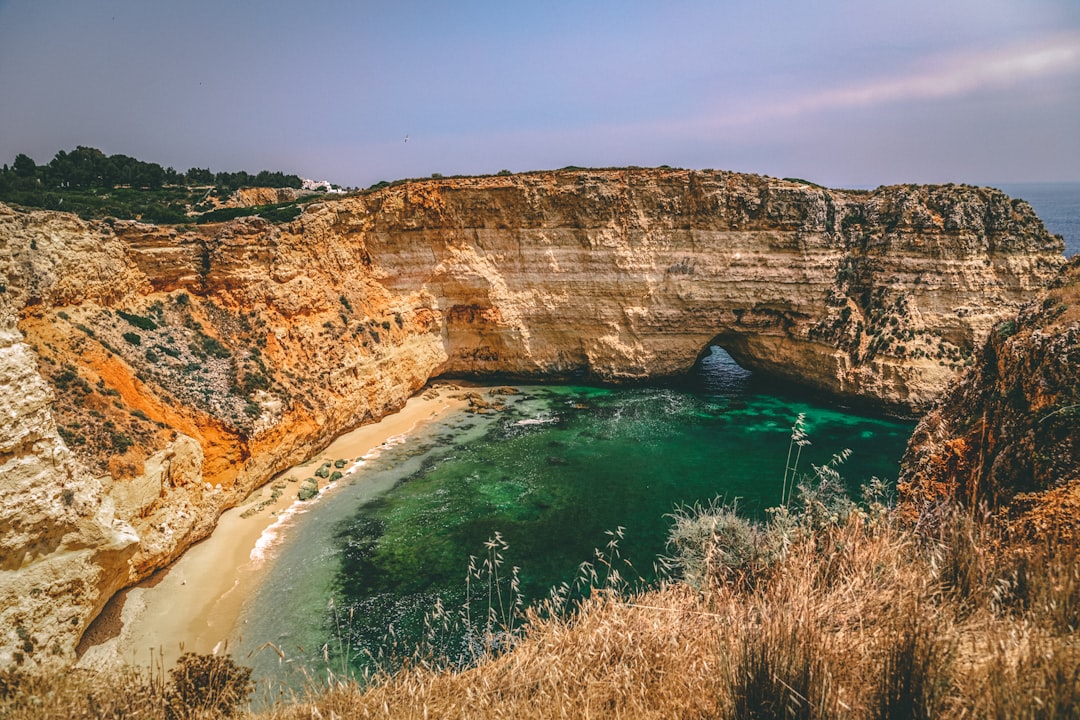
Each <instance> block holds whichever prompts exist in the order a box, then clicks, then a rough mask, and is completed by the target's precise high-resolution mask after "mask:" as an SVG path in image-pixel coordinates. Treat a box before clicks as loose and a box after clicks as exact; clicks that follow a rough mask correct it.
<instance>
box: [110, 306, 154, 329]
mask: <svg viewBox="0 0 1080 720" xmlns="http://www.w3.org/2000/svg"><path fill="white" fill-rule="evenodd" d="M116 314H117V315H119V316H120V317H122V318H124V319H125V320H127V321H128V322H129V323H130V324H132V325H134V326H135V327H137V328H139V329H140V330H157V323H156V322H154V321H153V320H151V319H150V318H148V317H143V316H142V315H136V314H134V313H127V312H124V311H123V310H117V311H116Z"/></svg>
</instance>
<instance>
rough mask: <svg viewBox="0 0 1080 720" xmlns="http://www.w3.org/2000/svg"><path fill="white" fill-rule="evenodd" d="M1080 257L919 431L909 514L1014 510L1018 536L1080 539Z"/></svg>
mask: <svg viewBox="0 0 1080 720" xmlns="http://www.w3.org/2000/svg"><path fill="white" fill-rule="evenodd" d="M1078 418H1080V257H1078V258H1074V259H1073V261H1072V262H1071V263H1070V264H1069V265H1068V266H1067V267H1066V268H1064V269H1063V271H1062V273H1061V276H1060V277H1059V278H1058V279H1057V280H1056V281H1055V282H1054V283H1053V284H1052V287H1051V288H1050V289H1049V290H1048V291H1047V292H1046V293H1045V294H1044V295H1042V296H1041V297H1040V298H1039V299H1037V300H1035V301H1033V302H1031V303H1029V304H1028V305H1026V306H1024V308H1023V309H1021V311H1020V312H1019V313H1018V314H1016V315H1015V316H1011V317H1009V318H1008V319H1006V320H1004V321H1002V322H1001V323H1000V324H999V325H998V326H997V327H996V328H995V329H994V331H993V332H991V333H990V336H989V338H988V339H987V341H986V343H985V345H984V346H983V347H982V348H981V349H980V351H979V353H978V354H977V357H976V362H975V365H974V367H973V368H972V369H971V371H970V372H969V373H967V374H966V375H965V376H964V377H963V378H962V379H961V380H960V381H959V382H957V383H956V385H955V386H954V387H952V388H950V390H949V392H948V393H947V394H946V395H945V397H944V398H943V399H942V402H941V404H940V405H939V406H937V407H935V408H934V409H933V410H932V411H931V412H930V413H928V414H927V415H926V416H925V417H924V418H923V419H922V420H921V421H920V423H919V425H918V427H916V429H915V432H914V434H913V435H912V438H911V441H910V443H909V445H908V450H907V453H906V454H905V457H904V460H903V469H902V473H901V478H900V481H901V482H900V491H901V497H902V498H903V499H904V500H905V502H906V503H908V505H909V508H910V509H911V510H913V511H914V510H918V509H920V508H923V507H925V506H927V505H933V504H934V503H936V502H938V501H940V500H942V499H956V500H959V501H961V502H962V503H964V504H966V505H968V506H969V507H976V506H980V505H984V504H985V506H986V507H988V508H989V509H996V508H1002V507H1004V506H1008V508H1007V510H1008V512H1009V513H1011V515H1012V516H1013V518H1012V519H1013V522H1014V525H1015V526H1016V527H1018V528H1019V529H1021V530H1023V531H1025V532H1029V533H1032V534H1035V535H1039V536H1043V535H1045V534H1046V533H1047V532H1049V531H1051V530H1053V531H1054V532H1060V533H1065V534H1066V535H1069V536H1072V537H1080V521H1078V519H1080V432H1078V430H1080V421H1078Z"/></svg>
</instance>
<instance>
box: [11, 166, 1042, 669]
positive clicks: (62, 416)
mask: <svg viewBox="0 0 1080 720" xmlns="http://www.w3.org/2000/svg"><path fill="white" fill-rule="evenodd" d="M1061 252H1062V243H1061V241H1060V239H1055V238H1053V237H1051V236H1050V235H1048V234H1047V233H1046V231H1045V229H1044V228H1043V226H1042V224H1041V222H1039V220H1038V219H1037V218H1036V217H1035V215H1034V213H1033V212H1032V210H1031V208H1030V207H1029V206H1028V205H1027V204H1026V203H1023V202H1021V201H1015V200H1010V199H1009V198H1007V197H1006V196H1005V195H1003V194H1002V193H1000V192H998V191H994V190H989V189H980V188H971V187H957V186H941V187H916V186H900V187H891V188H880V189H878V190H876V191H874V192H850V191H833V190H826V189H824V188H820V187H816V186H812V185H809V184H806V183H803V182H799V181H785V180H776V179H772V178H765V177H758V176H749V175H739V174H733V173H725V172H712V171H707V172H691V171H681V170H605V171H579V170H573V171H572V170H567V171H560V172H550V173H532V174H527V175H519V176H509V177H502V176H500V177H488V178H464V179H446V180H427V181H420V182H412V183H405V184H399V185H394V186H391V187H388V188H384V189H382V190H379V191H376V192H371V193H367V194H364V195H360V196H355V197H350V198H343V199H340V200H335V201H332V202H325V203H318V204H313V205H310V206H308V207H307V209H306V210H305V212H304V213H303V214H302V215H301V216H300V217H299V218H298V219H296V220H295V221H292V222H290V223H286V224H282V225H272V224H270V223H267V222H265V221H263V220H261V219H258V218H246V219H243V220H237V221H234V222H231V223H226V224H221V225H206V226H199V227H197V228H183V227H155V226H151V225H142V224H139V223H132V222H116V221H114V222H91V223H87V222H83V221H80V220H78V219H77V218H75V217H73V216H70V215H64V214H59V213H49V212H27V213H24V212H16V211H14V210H11V209H8V208H4V207H2V206H0V254H2V255H3V257H4V258H5V262H6V266H5V272H4V277H0V282H2V283H3V284H4V286H3V293H2V296H3V298H4V301H3V305H2V306H0V307H2V309H3V312H4V315H3V322H4V323H5V327H6V328H7V331H6V332H7V333H8V334H7V336H6V337H7V342H8V347H12V348H21V349H19V350H18V351H17V353H16V354H17V356H18V357H17V363H16V364H18V367H19V368H22V369H21V370H19V371H18V372H15V371H11V372H8V373H6V374H5V375H4V383H3V388H2V390H0V394H2V395H4V396H6V395H12V396H13V397H17V398H19V399H18V400H17V401H16V400H12V401H10V402H11V403H12V404H11V407H10V409H8V410H7V412H8V415H7V416H5V418H4V425H3V427H2V430H0V441H2V443H3V445H4V447H8V446H11V447H18V448H21V449H20V450H19V451H18V452H24V453H29V455H27V456H26V457H28V458H31V457H32V458H33V463H38V465H41V466H42V467H44V464H45V463H47V462H52V460H51V459H49V458H52V457H53V455H55V454H56V453H60V454H61V455H63V456H64V457H65V458H67V459H65V460H64V462H68V463H69V465H67V466H65V467H70V468H71V470H70V472H67V471H64V472H60V471H59V470H58V471H55V472H44V471H43V472H41V473H38V474H36V475H33V478H34V479H32V480H25V479H24V480H18V479H16V476H15V475H9V474H8V473H5V474H4V475H2V476H0V491H2V492H0V497H2V498H3V500H2V501H0V502H2V503H4V504H5V508H4V510H3V512H4V513H6V514H5V515H0V517H2V518H7V519H6V520H3V522H5V523H7V524H6V525H4V533H3V535H4V542H5V543H7V544H6V545H4V548H5V552H4V559H3V565H2V568H0V573H2V575H0V591H2V592H4V593H7V594H6V595H5V596H4V597H5V598H9V597H10V598H12V602H13V603H14V604H13V605H11V606H10V607H9V606H8V605H7V604H5V606H4V607H5V612H6V613H7V615H6V616H5V620H6V622H5V623H4V625H3V626H0V662H4V663H7V662H13V661H15V660H17V659H21V660H22V661H23V662H28V663H39V662H42V661H43V660H44V655H43V653H42V652H40V650H39V648H40V647H44V646H49V647H55V649H56V656H57V657H61V658H65V657H69V656H70V653H71V650H72V647H73V643H72V639H73V638H77V637H78V635H79V634H80V633H81V632H82V631H83V630H84V629H85V627H86V625H87V624H88V623H89V622H90V620H91V619H92V618H93V617H94V615H95V614H96V613H97V612H98V610H99V608H100V607H101V604H102V603H103V602H104V599H105V598H106V597H107V596H108V594H109V593H110V592H112V589H113V588H114V587H115V586H118V585H119V584H124V583H130V582H134V581H136V580H138V579H140V578H142V577H145V576H146V575H147V574H149V573H150V572H152V571H153V570H154V569H156V568H159V567H162V566H163V565H164V564H167V563H168V562H169V561H171V560H172V559H174V558H175V557H176V556H177V555H178V554H179V553H180V552H182V551H183V550H184V549H185V548H186V547H188V546H190V545H191V544H192V543H193V542H195V541H196V540H197V539H199V538H200V537H203V536H205V535H206V534H207V533H208V532H209V531H210V529H211V528H212V527H213V525H214V522H215V521H216V518H217V516H218V514H219V513H220V511H221V510H222V509H223V508H226V507H229V506H232V505H234V504H236V503H237V502H238V501H239V500H240V499H241V498H242V497H243V496H244V495H246V494H247V493H248V492H250V491H251V490H252V489H253V488H254V487H256V486H258V485H259V484H261V483H263V482H265V481H266V480H267V479H269V478H270V477H271V476H272V475H273V474H274V473H276V472H278V471H280V470H282V469H284V468H286V467H288V466H290V465H292V464H294V463H296V462H298V461H300V460H302V459H304V458H306V457H307V456H309V455H311V454H312V453H313V452H315V451H317V450H318V449H319V448H320V447H322V446H324V445H325V444H326V443H328V442H329V440H330V439H332V438H333V437H334V436H335V435H337V434H339V433H341V432H343V431H344V430H347V429H349V428H351V427H354V426H356V425H358V424H361V423H363V422H366V421H370V420H372V419H375V418H378V417H381V416H382V415H384V414H386V413H387V412H390V411H392V410H393V409H394V408H396V407H398V406H400V405H401V404H402V403H403V402H404V401H405V399H406V398H408V397H409V396H410V395H411V394H413V393H414V392H416V390H418V389H419V388H420V387H422V386H423V385H424V384H425V383H426V382H427V381H428V380H429V379H430V378H432V377H435V376H438V375H441V374H465V375H470V376H483V375H514V376H518V377H530V378H541V379H543V378H566V377H574V378H581V379H587V380H590V381H601V382H634V381H644V380H649V379H655V378H659V377H669V376H672V375H677V374H679V373H683V372H685V371H687V370H688V369H690V368H691V367H692V366H693V364H694V362H695V361H696V359H697V358H698V357H699V355H700V354H701V353H703V352H704V351H705V350H706V349H707V348H708V346H709V345H710V344H711V343H718V344H720V345H722V346H723V347H725V348H727V349H728V351H729V352H730V353H731V354H732V355H733V356H734V357H735V358H736V359H737V360H738V361H739V362H740V363H742V364H743V365H745V366H747V367H749V368H752V369H755V370H760V371H764V372H767V373H771V374H773V375H776V376H779V377H781V378H784V379H786V380H790V381H793V382H797V383H800V384H802V385H804V386H807V387H811V388H814V389H817V390H819V391H822V392H827V393H830V394H832V395H834V396H837V397H840V398H844V399H846V400H848V401H857V402H864V403H871V404H874V405H877V406H878V407H882V408H885V409H891V410H895V411H901V412H918V411H920V410H922V409H924V408H926V407H927V406H928V405H929V403H930V402H931V401H932V399H933V398H934V397H935V395H936V394H937V393H938V392H939V391H940V390H941V389H942V388H943V387H944V386H945V385H946V383H947V382H948V381H949V380H950V379H951V378H952V377H953V375H954V374H955V373H956V372H957V370H958V369H959V368H961V367H962V366H963V365H964V364H965V363H967V362H969V361H970V358H971V356H972V352H973V350H974V349H975V348H978V347H980V346H981V343H982V341H983V339H984V338H985V337H986V335H987V334H988V333H989V332H990V330H991V328H993V327H994V326H995V325H997V324H998V323H999V322H1001V320H1002V319H1004V318H1005V317H1006V316H1007V315H1008V314H1009V313H1011V312H1013V311H1014V310H1015V308H1016V307H1018V305H1019V304H1020V303H1021V302H1022V301H1024V300H1025V299H1027V298H1029V297H1030V296H1031V295H1032V294H1033V293H1034V292H1035V291H1036V290H1037V289H1038V288H1039V287H1041V286H1042V285H1043V284H1044V283H1046V282H1047V281H1048V279H1049V278H1050V277H1051V276H1052V275H1053V273H1054V272H1055V271H1056V269H1057V268H1058V267H1059V266H1060V265H1061V264H1062V262H1063V258H1062V256H1061ZM13 357H14V356H13ZM12 362H15V361H12ZM34 388H37V389H36V390H34ZM29 397H36V398H38V399H37V400H33V401H30V400H27V399H26V398H29ZM50 397H51V399H49V398H50ZM35 413H36V415H35ZM31 416H33V417H39V420H33V422H32V423H31V420H29V419H24V418H30V417H31ZM47 417H51V418H52V422H53V423H54V425H50V424H49V421H47V420H46V419H44V418H47ZM21 423H31V424H33V423H37V427H39V429H38V430H36V431H35V432H37V433H38V435H35V437H38V436H40V437H41V438H49V439H48V440H47V441H43V443H44V444H42V443H38V444H36V445H35V444H33V443H31V444H30V445H27V443H26V442H24V441H22V440H19V437H21V435H20V433H22V432H23V431H21V430H19V428H20V427H22V425H21ZM50 428H55V432H54V431H53V430H52V429H50ZM57 436H59V438H60V439H61V441H58V440H56V437H57ZM49 448H54V449H55V450H51V449H49ZM72 455H73V456H74V458H77V460H76V459H74V458H73V457H72ZM27 462H30V460H28V461H27ZM26 477H31V476H30V475H27V476H26ZM24 486H26V487H30V486H32V487H34V488H36V489H35V490H34V492H28V491H27V492H23V491H21V490H19V488H22V487H24ZM68 487H72V491H73V493H74V495H73V496H72V497H74V498H85V501H83V500H80V502H78V503H74V502H73V504H72V505H71V506H70V507H71V508H74V509H70V510H69V509H64V510H63V512H61V507H63V508H69V506H67V505H64V503H65V502H66V501H65V500H64V498H65V497H66V496H65V494H64V493H65V488H68ZM16 493H22V494H16ZM57 496H59V497H60V498H61V500H60V505H56V502H55V498H56V497H57ZM16 497H18V498H19V502H20V503H21V505H20V506H19V507H15V506H14V504H13V501H12V502H9V500H8V498H16ZM95 508H96V509H95ZM109 508H114V509H113V510H112V511H111V512H112V514H110V510H109ZM65 513H81V515H79V517H90V516H92V517H93V518H94V520H93V522H92V523H91V525H92V527H91V526H90V525H88V526H86V527H85V528H83V529H82V530H80V531H79V532H83V533H84V534H85V536H86V537H96V538H97V539H95V540H92V541H91V540H87V541H85V542H84V543H83V545H82V547H83V548H85V549H86V550H87V551H88V552H97V553H98V554H97V555H94V556H93V559H92V560H90V561H88V562H93V563H97V565H96V567H98V568H99V575H100V577H102V578H109V579H110V580H109V581H108V582H105V581H101V582H97V581H95V583H91V585H93V588H92V589H90V590H87V592H86V594H85V595H84V596H80V599H79V600H78V601H76V602H75V606H73V608H72V609H70V610H65V611H64V613H59V611H55V612H54V611H53V610H51V609H50V608H51V607H53V605H52V603H53V602H54V601H55V598H57V597H60V596H61V595H63V596H64V597H67V596H68V595H70V593H69V591H68V590H66V589H65V586H64V584H63V582H62V581H61V580H60V579H59V578H61V577H65V578H68V579H71V578H72V577H75V574H76V573H77V572H78V571H77V570H76V569H75V565H71V566H70V567H69V566H65V567H67V569H66V570H63V571H59V570H58V571H57V572H56V576H57V579H56V580H54V581H51V582H45V580H44V579H41V577H40V576H39V575H35V574H34V573H33V572H32V569H33V566H34V565H35V564H40V563H44V562H51V561H52V560H54V559H55V560H57V561H58V560H59V558H61V557H67V556H68V555H69V554H70V553H68V552H67V549H66V548H67V547H68V546H69V545H70V543H69V545H64V544H63V543H60V544H56V543H52V542H51V541H50V542H46V541H44V540H43V539H45V538H55V537H57V534H58V529H57V528H58V527H67V525H64V523H65V522H68V523H69V524H70V522H75V520H71V521H70V522H69V521H68V520H65V519H64V518H65V517H66V515H65ZM61 516H64V517H61ZM16 518H18V520H17V523H18V527H19V531H18V532H19V533H20V534H19V535H15V534H13V533H12V530H10V528H14V527H15V526H16V525H15V523H16ZM78 522H82V521H81V520H80V521H78ZM78 522H75V524H76V525H78ZM95 523H96V524H95ZM123 523H128V524H129V525H130V526H131V528H132V529H133V530H134V532H133V533H132V532H131V531H130V530H128V529H127V527H126V526H124V525H123ZM79 527H82V526H79ZM110 532H111V533H112V535H110V534H109V533H110ZM94 533H99V535H100V537H98V536H95V535H94ZM136 536H137V538H138V540H137V542H134V541H132V542H128V541H129V540H131V539H132V538H134V537H136ZM71 537H73V538H74V537H75V536H74V535H73V536H71ZM80 537H81V536H80ZM9 538H10V539H9ZM72 542H74V541H72ZM79 542H83V541H79ZM125 543H126V544H125ZM9 546H10V548H11V549H10V550H9V549H8V547H9ZM20 548H38V549H35V550H33V551H32V552H31V551H26V552H24V551H22V550H20ZM88 557H89V556H88ZM42 567H44V566H42ZM81 577H90V575H89V574H87V573H82V574H81ZM24 587H25V588H26V592H25V593H23V592H21V591H20V590H18V588H24ZM16 595H18V597H19V601H18V602H17V603H15V602H14V598H15V596H16ZM61 614H62V615H63V617H62V618H61V617H60V615H61ZM57 618H60V620H59V621H62V622H64V623H67V624H68V625H69V626H70V629H67V627H66V626H65V631H64V632H63V633H60V632H58V631H55V630H54V629H49V628H53V624H55V623H56V622H58V620H57ZM18 627H22V628H23V630H22V631H21V632H20V631H18V630H17V629H16V628H18ZM26 633H31V634H34V638H36V640H35V642H34V643H33V645H34V650H33V651H32V652H31V651H30V650H26V651H25V652H21V655H20V656H19V658H16V656H15V652H16V651H17V650H16V649H17V648H18V647H20V643H22V644H23V645H24V646H25V644H26V643H25V641H24V640H22V635H23V634H26ZM50 657H51V655H50Z"/></svg>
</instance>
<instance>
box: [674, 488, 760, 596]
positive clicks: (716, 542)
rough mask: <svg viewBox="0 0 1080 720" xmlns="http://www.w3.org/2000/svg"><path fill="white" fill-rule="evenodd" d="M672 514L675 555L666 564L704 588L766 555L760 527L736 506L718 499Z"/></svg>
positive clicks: (687, 579)
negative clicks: (737, 509)
mask: <svg viewBox="0 0 1080 720" xmlns="http://www.w3.org/2000/svg"><path fill="white" fill-rule="evenodd" d="M671 517H672V518H673V519H674V521H675V522H674V524H673V525H672V527H671V530H670V531H669V532H668V541H667V546H668V548H669V550H670V551H671V552H672V556H671V557H669V558H666V564H667V565H668V567H669V568H672V569H675V570H676V571H677V572H678V573H679V575H680V576H681V577H682V579H683V580H684V581H685V582H687V583H688V584H690V585H691V586H693V587H696V588H698V589H702V588H704V587H705V586H707V585H708V584H710V583H711V582H712V581H714V580H720V579H724V578H726V577H728V576H730V575H731V574H732V573H735V572H738V571H743V570H746V569H749V567H750V566H751V565H752V564H754V563H757V562H759V561H761V560H763V559H764V553H763V548H764V542H763V538H762V535H761V532H760V530H759V529H758V528H757V527H756V526H755V525H754V524H753V523H751V522H750V521H749V520H747V519H746V518H743V517H739V515H738V514H737V513H736V510H735V507H734V506H727V505H722V504H719V503H718V502H717V501H713V502H711V503H709V504H708V505H705V506H702V505H693V506H684V507H681V508H678V509H676V510H675V512H674V513H672V514H671Z"/></svg>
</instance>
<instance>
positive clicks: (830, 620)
mask: <svg viewBox="0 0 1080 720" xmlns="http://www.w3.org/2000/svg"><path fill="white" fill-rule="evenodd" d="M956 535H959V536H960V537H959V538H957V537H955V536H956ZM985 535H986V534H985V533H982V531H980V530H978V529H977V526H976V525H975V524H973V523H970V522H969V521H965V520H964V519H963V518H959V519H955V521H954V524H953V525H952V526H948V527H945V528H943V529H942V530H941V531H940V532H938V533H937V534H936V535H934V536H932V537H929V538H928V537H926V536H921V535H917V534H915V533H914V532H913V531H911V530H905V529H901V528H898V527H897V526H896V525H894V524H892V523H891V522H887V521H882V522H876V523H874V522H869V521H867V520H866V519H865V517H864V516H855V517H854V518H853V519H852V520H850V521H849V522H848V523H847V524H846V525H845V526H843V527H838V528H831V529H829V530H827V531H824V532H818V533H814V534H811V535H809V536H807V537H804V538H803V539H801V540H799V541H797V542H795V544H794V545H792V546H791V547H790V548H789V550H788V552H787V554H786V556H785V557H784V558H783V559H782V560H780V561H778V562H777V563H775V564H774V565H772V566H771V567H769V568H767V569H762V570H758V571H755V575H754V576H753V577H743V578H741V579H739V580H738V581H734V580H732V579H730V578H729V579H728V581H727V582H724V583H723V584H719V585H713V586H710V587H709V588H708V589H707V590H706V591H704V592H697V591H694V590H692V589H690V588H689V587H687V586H685V585H681V584H670V585H666V586H664V587H661V588H659V589H656V590H652V591H649V592H646V593H642V594H638V595H633V596H630V597H620V596H618V595H616V594H614V593H610V592H598V593H596V594H594V596H593V597H591V598H590V599H589V600H587V601H586V602H585V603H584V604H583V605H582V607H581V608H580V610H579V612H577V613H576V614H575V615H573V616H572V617H570V618H546V619H541V618H538V617H535V616H534V617H532V618H531V624H530V626H529V629H528V631H527V633H526V634H525V636H524V637H523V638H522V639H521V641H520V642H519V643H518V645H517V646H516V647H515V648H514V649H513V650H512V651H511V652H508V653H506V654H503V655H501V656H499V657H489V658H486V659H484V660H483V661H482V662H480V663H479V664H478V665H476V666H475V667H472V668H470V669H467V670H463V671H459V672H454V671H449V670H437V669H432V668H429V667H427V666H425V665H424V664H423V663H418V664H416V665H414V666H413V667H411V668H406V669H404V670H401V671H399V672H397V673H394V674H387V675H381V676H378V677H376V678H375V679H374V681H373V682H371V683H370V684H369V685H368V686H367V687H366V688H361V687H359V686H357V685H355V684H352V683H349V682H345V683H336V684H334V685H333V686H332V687H329V688H327V689H325V690H323V691H321V692H319V693H318V694H317V695H315V696H313V697H310V698H308V699H305V700H302V701H299V702H297V703H295V704H294V705H291V706H288V707H279V708H275V709H273V710H271V711H268V712H267V713H265V714H264V715H263V716H262V717H265V718H270V719H272V720H286V719H292V718H297V719H298V718H301V717H303V718H310V717H324V718H330V717H339V718H345V717H358V718H599V717H603V718H642V719H647V718H717V717H760V718H770V717H775V718H908V717H915V718H918V717H935V718H936V717H944V718H948V717H956V718H960V717H1001V718H1004V717H1018V718H1023V717H1031V718H1041V717H1077V715H1078V713H1080V646H1078V643H1077V638H1076V636H1075V625H1069V624H1067V623H1065V624H1063V623H1062V622H1061V617H1062V604H1063V603H1064V604H1066V605H1067V604H1068V603H1069V602H1070V601H1071V602H1074V603H1075V601H1076V597H1075V590H1076V588H1077V585H1076V581H1077V577H1078V574H1077V573H1078V572H1080V565H1078V564H1077V561H1078V560H1080V556H1078V553H1077V551H1076V548H1075V547H1073V546H1071V545H1062V546H1057V545H1053V544H1048V545H1046V546H1044V547H1022V548H1019V547H1013V546H1008V545H1001V544H1000V542H999V540H1000V538H997V537H994V538H990V537H987V536H985ZM973 538H974V540H975V544H972V542H970V541H971V540H972V539H973ZM957 553H958V554H961V555H963V554H965V553H966V556H965V557H961V558H955V557H953V554H957ZM980 563H981V565H979V564H980ZM972 564H976V565H979V568H981V570H982V571H983V572H985V573H986V574H985V575H984V581H985V584H986V587H985V588H978V590H979V592H976V593H974V594H973V593H972V592H971V591H972V589H973V588H972V587H970V586H965V585H963V584H959V583H958V582H957V568H956V566H957V565H972ZM1021 576H1024V577H1021ZM1070 583H1072V584H1071V586H1070ZM1025 586H1026V587H1027V589H1025ZM1035 588H1039V589H1038V590H1037V591H1035V590H1034V589H1035ZM983 590H985V592H983Z"/></svg>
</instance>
